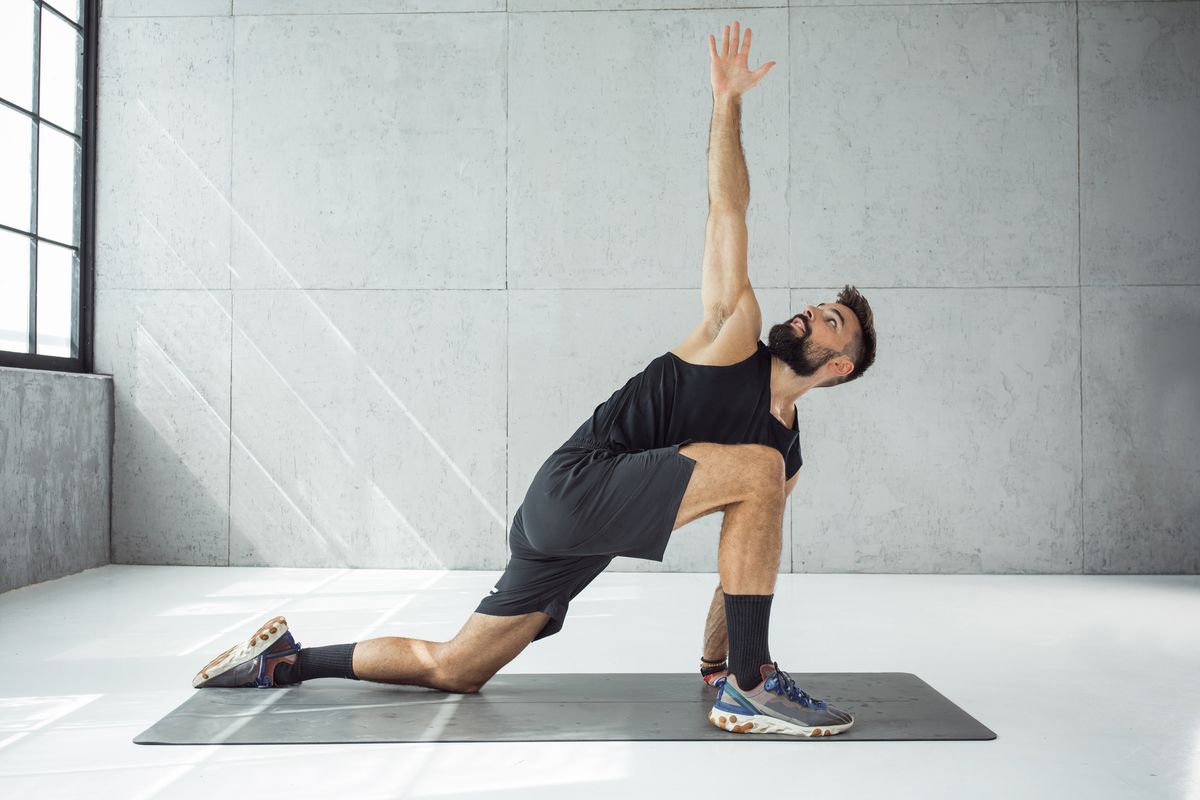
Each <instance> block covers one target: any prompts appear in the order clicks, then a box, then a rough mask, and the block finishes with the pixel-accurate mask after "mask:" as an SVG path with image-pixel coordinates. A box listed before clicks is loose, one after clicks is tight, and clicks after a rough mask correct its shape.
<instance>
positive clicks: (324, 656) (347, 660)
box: [275, 642, 358, 686]
mask: <svg viewBox="0 0 1200 800" xmlns="http://www.w3.org/2000/svg"><path fill="white" fill-rule="evenodd" d="M355 644H357V642H351V643H350V644H331V645H327V646H325V647H302V648H300V652H299V654H298V656H299V657H298V658H297V659H296V663H295V664H280V665H278V666H277V667H275V683H276V684H277V685H279V686H286V685H287V684H289V683H299V682H300V681H307V680H312V679H313V678H349V679H351V680H358V676H357V675H355V674H354V645H355Z"/></svg>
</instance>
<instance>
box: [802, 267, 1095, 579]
mask: <svg viewBox="0 0 1200 800" xmlns="http://www.w3.org/2000/svg"><path fill="white" fill-rule="evenodd" d="M833 294H834V292H833V291H832V290H828V291H816V292H813V291H812V290H800V289H794V290H792V299H793V306H796V307H798V306H799V305H800V304H801V303H803V302H806V301H812V299H813V298H814V296H815V297H816V298H819V299H822V300H823V299H829V298H831V297H832V295H833ZM863 294H864V296H865V297H866V298H867V300H868V301H869V302H870V303H871V307H872V310H873V311H874V313H875V326H876V332H877V334H878V336H879V340H880V344H879V349H878V354H877V360H876V362H875V365H874V366H873V367H871V369H870V370H869V371H868V372H866V373H865V374H864V375H863V376H862V377H861V378H860V379H858V380H856V381H853V382H851V383H848V384H846V385H844V386H836V387H832V388H828V389H819V390H814V391H813V392H811V393H810V394H809V395H805V396H803V397H801V398H800V402H799V404H798V408H799V409H800V435H801V441H807V442H808V446H807V447H806V448H805V458H804V467H803V468H802V469H801V470H800V482H799V483H798V484H797V486H796V491H795V494H794V495H793V498H792V506H793V511H792V520H793V530H792V541H793V543H794V545H793V547H794V555H793V559H792V569H793V571H795V572H896V573H907V572H935V573H1002V572H1003V573H1008V572H1023V573H1028V572H1037V573H1061V572H1078V571H1080V568H1081V566H1082V558H1081V556H1082V554H1081V552H1080V550H1081V532H1080V512H1081V510H1080V485H1079V484H1080V474H1081V465H1080V458H1081V457H1080V446H1079V295H1078V289H1075V288H1063V289H930V290H925V289H869V290H864V291H863ZM810 395H811V396H810Z"/></svg>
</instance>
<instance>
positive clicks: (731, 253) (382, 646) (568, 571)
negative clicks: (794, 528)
mask: <svg viewBox="0 0 1200 800" xmlns="http://www.w3.org/2000/svg"><path fill="white" fill-rule="evenodd" d="M738 35H739V34H738V23H737V22H734V23H733V49H732V50H731V49H730V37H729V26H725V30H724V36H723V41H722V52H721V53H720V54H718V53H717V50H716V41H715V39H714V37H712V36H711V35H710V36H709V54H710V57H711V62H712V70H711V77H712V87H713V116H712V124H711V131H710V140H709V153H708V167H709V216H708V226H707V237H706V246H705V253H704V267H703V285H702V291H701V297H702V301H703V306H704V319H703V321H701V322H700V323H699V324H698V325H697V326H696V328H695V330H693V331H692V332H691V333H690V334H689V335H688V336H687V338H685V339H684V340H683V342H682V344H680V345H679V346H678V347H676V348H675V349H674V350H671V351H668V352H667V353H664V354H663V355H661V356H659V357H658V358H655V359H654V360H653V361H651V362H650V364H649V365H647V367H646V368H645V369H644V370H643V371H642V372H641V373H639V374H637V375H635V376H633V377H632V378H630V379H629V381H628V382H627V383H626V384H625V386H624V387H622V388H621V389H618V390H617V391H616V392H614V393H613V395H612V396H611V397H610V398H609V399H608V400H607V401H606V402H604V403H601V404H600V405H599V406H597V407H596V409H595V411H594V413H593V414H592V416H591V418H590V419H588V420H587V421H585V422H584V423H583V424H582V425H581V426H580V427H579V429H578V430H576V431H575V433H574V434H572V436H571V437H570V438H569V439H568V440H567V441H566V442H565V443H564V444H563V445H562V446H561V447H559V448H558V449H557V450H555V451H554V453H552V454H551V455H550V457H549V458H548V459H547V460H546V461H545V463H544V464H543V465H542V467H541V468H540V469H539V470H538V473H537V475H536V476H535V477H534V480H533V482H532V484H531V485H530V487H529V490H528V492H527V493H526V495H525V499H524V502H523V503H522V504H521V506H520V507H519V508H518V509H517V512H516V514H515V516H514V519H513V525H512V529H511V530H510V532H509V544H510V549H511V557H510V558H509V561H508V564H507V566H506V567H505V571H504V574H503V575H502V576H501V578H500V580H499V582H498V583H497V584H496V587H495V588H494V589H493V590H492V592H491V593H490V594H489V595H488V596H487V597H485V598H483V600H482V601H481V602H480V603H479V605H478V607H477V608H476V610H475V613H473V614H472V615H471V616H470V618H469V619H468V620H467V622H466V623H465V624H464V625H463V627H462V629H461V630H460V631H459V632H458V634H457V635H456V636H455V637H454V638H453V639H452V640H450V641H448V642H428V641H422V640H419V639H408V638H404V637H382V638H377V639H369V640H366V641H362V642H357V643H351V644H341V645H331V646H326V647H311V648H303V649H302V648H301V647H300V645H299V644H297V643H296V642H295V640H294V639H293V638H292V634H291V633H290V632H289V631H288V629H287V622H286V620H285V619H284V618H283V617H276V618H274V619H272V620H270V621H269V622H267V623H266V624H265V625H263V626H262V628H260V629H259V630H258V631H257V632H255V634H254V635H253V636H252V637H251V638H250V639H249V641H247V642H245V643H239V644H237V645H234V646H233V647H231V648H230V649H229V650H226V651H225V652H224V653H222V654H221V655H219V656H217V657H216V658H215V659H213V660H212V661H211V662H210V663H209V664H208V665H207V666H205V667H204V669H202V670H201V671H200V672H199V673H198V674H197V675H196V677H195V678H194V679H193V681H192V685H193V686H195V687H197V688H200V687H208V686H225V687H228V686H260V687H267V686H285V685H290V684H296V683H299V682H300V681H304V680H310V679H313V678H326V677H341V678H352V679H358V680H370V681H378V682H382V683H400V684H410V685H417V686H426V687H429V688H432V689H439V690H442V691H449V692H464V693H466V692H477V691H479V689H480V688H482V687H483V685H484V684H485V683H487V681H488V680H489V679H490V678H491V677H492V676H493V675H495V674H496V672H497V671H498V670H500V669H501V668H502V667H503V666H504V665H505V664H508V663H509V662H510V661H512V659H513V658H515V657H516V656H517V654H519V653H520V652H521V651H522V650H523V649H524V648H525V647H526V646H527V645H528V644H529V643H530V642H531V641H535V640H537V639H543V638H546V637H547V636H552V635H553V634H555V633H557V632H558V631H559V630H560V629H561V628H562V625H563V620H564V619H565V617H566V612H567V607H568V605H569V603H570V601H571V600H572V599H574V597H575V596H576V595H578V594H579V592H581V591H582V590H583V589H584V587H586V586H587V585H588V584H589V583H590V582H591V581H592V580H594V579H595V577H596V576H597V575H599V574H600V573H601V572H603V571H604V569H605V567H607V566H608V564H609V563H610V562H611V561H612V559H613V558H614V557H615V556H617V555H625V556H631V557H634V558H645V559H650V560H655V561H662V558H663V552H664V551H665V549H666V546H667V542H668V540H669V538H670V536H671V533H672V532H673V531H674V530H676V529H678V528H680V527H682V526H683V525H686V524H687V523H689V522H691V521H692V520H695V519H698V518H699V517H703V516H705V515H707V514H712V513H714V512H716V511H722V512H723V513H724V519H723V522H722V528H721V539H720V544H719V546H718V553H717V566H718V570H719V571H720V575H721V579H720V583H719V584H718V586H717V590H716V593H715V594H714V596H713V601H712V605H711V607H710V609H709V615H708V622H707V625H706V628H705V639H704V655H703V656H702V658H701V669H700V673H701V676H702V677H703V678H704V680H705V682H706V683H708V684H709V685H710V686H714V687H716V688H717V695H716V698H715V701H714V703H713V707H712V709H711V710H710V712H709V720H710V721H711V722H712V723H713V724H714V725H716V726H718V727H720V728H723V729H725V730H729V731H733V732H737V733H788V734H794V735H799V736H828V735H831V734H836V733H840V732H841V731H844V730H846V729H847V728H849V727H850V726H851V725H852V724H853V722H854V719H853V717H852V716H851V715H850V714H848V713H846V712H844V711H841V710H839V709H837V708H834V707H833V706H830V705H828V704H827V703H825V702H822V701H817V700H814V699H813V698H811V697H810V696H809V695H808V694H806V693H805V692H804V691H802V690H801V689H800V688H799V687H797V686H796V685H795V683H794V681H792V679H791V677H790V676H789V675H788V673H786V672H784V671H783V670H781V669H779V667H778V664H777V663H775V662H773V661H772V660H771V656H770V651H769V649H768V647H767V629H768V623H769V619H770V608H771V600H772V598H773V597H774V595H773V592H774V587H775V576H776V573H777V571H778V568H779V560H780V549H781V546H782V538H783V534H782V525H783V512H784V504H785V503H786V501H787V497H788V496H789V495H790V494H791V492H792V489H793V488H794V487H795V483H796V479H797V475H798V471H799V469H800V464H801V454H800V446H799V441H798V439H799V434H798V419H797V413H796V408H795V405H794V403H795V401H796V400H797V399H799V398H800V397H801V396H802V395H803V394H805V393H806V392H807V391H808V390H809V389H812V388H815V387H828V386H836V385H839V384H842V383H846V382H848V381H851V380H854V379H856V378H858V377H859V376H860V375H862V374H863V372H865V371H866V370H867V368H868V367H869V366H870V365H871V364H872V363H873V362H874V359H875V330H874V323H873V319H872V314H871V308H870V306H869V305H868V304H867V301H866V300H865V299H864V298H863V297H862V296H861V295H860V294H859V293H858V292H857V290H855V289H853V288H852V287H849V286H847V287H846V288H845V289H843V291H842V292H841V293H840V294H839V295H838V298H837V301H836V302H834V303H822V304H820V305H818V306H808V307H807V308H805V309H804V310H803V311H801V312H800V313H799V314H796V315H795V316H793V317H792V318H791V319H790V320H788V321H787V322H782V323H780V324H778V325H774V326H772V327H771V330H770V333H769V337H768V341H769V345H764V344H763V343H762V342H761V341H760V340H759V337H760V336H761V330H762V316H761V314H760V311H759V307H758V302H757V300H756V299H755V296H754V291H753V289H752V288H751V286H750V281H749V278H748V276H747V271H746V221H745V215H746V209H747V206H748V204H749V182H748V179H747V176H746V165H745V159H744V157H743V155H742V152H741V142H740V139H739V128H740V114H741V100H740V97H741V95H742V94H743V93H744V92H746V91H747V90H749V89H750V88H752V87H753V86H755V85H756V84H757V83H758V82H759V80H761V79H762V77H763V76H764V75H766V73H767V72H768V71H769V70H770V69H771V67H772V66H774V64H775V62H773V61H772V62H769V63H767V64H765V65H763V66H762V67H760V68H759V69H758V70H756V71H754V72H750V71H749V69H748V68H747V58H748V55H749V50H750V29H749V28H747V29H746V37H745V43H744V45H743V46H742V47H741V48H739V47H738Z"/></svg>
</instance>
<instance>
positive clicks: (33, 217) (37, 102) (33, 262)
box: [29, 3, 42, 353]
mask: <svg viewBox="0 0 1200 800" xmlns="http://www.w3.org/2000/svg"><path fill="white" fill-rule="evenodd" d="M41 91H42V5H41V3H34V12H33V104H32V110H33V180H32V182H31V186H30V189H31V190H32V192H33V202H31V203H30V208H29V230H30V232H31V233H32V234H33V239H32V240H31V243H30V248H31V249H30V254H29V352H30V353H36V352H37V257H38V246H37V223H38V151H39V150H41V126H40V125H38V117H39V116H41V110H42V106H41V96H40V95H41Z"/></svg>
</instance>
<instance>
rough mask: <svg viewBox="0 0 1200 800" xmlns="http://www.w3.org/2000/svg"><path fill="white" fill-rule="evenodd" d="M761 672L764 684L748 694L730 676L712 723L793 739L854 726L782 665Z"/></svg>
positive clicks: (715, 706)
mask: <svg viewBox="0 0 1200 800" xmlns="http://www.w3.org/2000/svg"><path fill="white" fill-rule="evenodd" d="M758 671H759V675H761V676H762V679H763V681H762V683H760V684H759V685H758V686H756V687H754V688H753V689H750V690H748V691H747V690H745V689H742V688H741V687H739V686H738V685H737V676H736V675H734V674H732V673H730V675H729V678H728V679H727V680H726V681H725V682H724V683H722V684H721V689H720V691H718V692H717V701H716V702H715V703H713V707H712V709H711V710H710V711H709V712H708V721H709V722H711V723H712V724H713V725H716V726H717V727H718V728H721V729H723V730H727V731H732V732H734V733H787V734H791V735H792V736H832V735H834V734H835V733H841V732H842V731H844V730H846V729H847V728H849V727H850V726H851V725H853V724H854V717H853V716H851V715H850V714H848V713H846V712H845V711H842V710H841V709H838V708H834V707H833V706H831V705H829V704H828V703H827V702H825V701H824V700H814V699H813V698H811V697H809V696H808V694H807V693H806V692H804V691H803V690H802V689H800V687H798V686H796V683H795V681H793V680H792V676H790V675H788V674H787V673H786V672H784V671H783V670H781V669H780V668H779V664H777V663H775V662H771V663H770V664H763V665H762V666H761V667H759V668H758Z"/></svg>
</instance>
